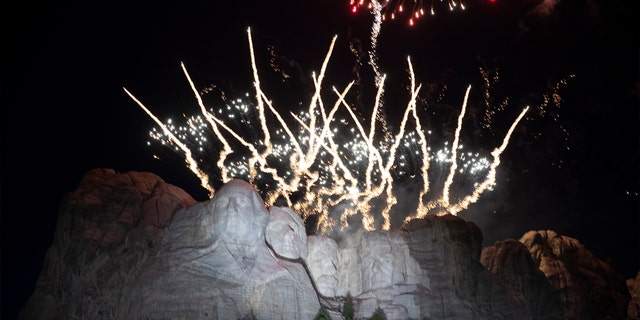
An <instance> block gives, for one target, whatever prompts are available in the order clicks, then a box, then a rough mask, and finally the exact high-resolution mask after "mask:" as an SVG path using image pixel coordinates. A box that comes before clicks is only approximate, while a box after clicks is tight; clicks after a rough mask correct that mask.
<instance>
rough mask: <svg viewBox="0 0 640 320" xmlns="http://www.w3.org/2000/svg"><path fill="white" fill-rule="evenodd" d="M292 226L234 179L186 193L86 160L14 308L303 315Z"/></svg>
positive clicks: (36, 312)
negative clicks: (35, 273)
mask: <svg viewBox="0 0 640 320" xmlns="http://www.w3.org/2000/svg"><path fill="white" fill-rule="evenodd" d="M304 231H305V229H304V224H303V223H302V220H301V219H300V218H299V217H298V216H297V215H295V214H293V213H292V212H291V211H290V210H289V209H288V208H277V207H272V208H271V212H269V211H267V209H266V208H265V206H264V204H263V202H262V199H260V197H259V196H258V194H257V192H256V191H255V190H254V189H253V188H252V187H251V186H250V185H249V184H248V183H247V182H244V181H242V180H233V181H231V182H229V183H227V184H225V185H224V186H223V187H222V188H221V189H220V190H219V191H218V193H217V194H216V196H215V197H214V198H213V199H211V200H209V201H205V202H200V203H196V201H194V200H193V198H191V197H190V196H189V195H188V194H186V193H185V192H184V191H182V190H181V189H179V188H177V187H174V186H171V185H169V184H166V183H165V182H164V181H162V179H160V178H159V177H157V176H155V175H153V174H149V173H140V172H129V173H124V174H117V173H116V172H115V171H113V170H108V169H105V170H102V169H100V170H93V171H90V172H89V173H87V174H86V175H85V177H84V178H83V179H82V181H81V182H80V185H79V188H78V190H77V191H75V192H73V193H71V194H69V195H68V196H67V197H66V198H65V199H64V200H63V206H62V209H61V214H60V218H59V224H58V229H57V231H56V235H55V239H54V244H53V245H52V247H51V248H50V249H49V251H48V253H47V257H46V267H45V268H44V269H43V271H42V273H41V275H40V278H39V280H38V283H37V285H36V289H35V291H34V293H33V294H32V296H31V297H30V299H29V301H28V302H27V304H26V306H25V307H24V308H23V309H22V311H21V314H20V318H21V319H76V318H77V319H201V318H207V319H243V318H256V319H311V318H313V316H314V315H315V314H316V313H317V312H318V310H319V309H320V304H319V302H318V298H317V296H316V293H315V290H314V289H313V285H312V283H311V281H310V278H309V276H308V273H307V271H306V269H305V268H304V265H303V264H302V263H300V261H298V260H299V259H300V258H301V257H302V256H305V255H306V234H305V233H304ZM267 235H268V236H267ZM267 238H268V239H269V241H270V243H268V242H267ZM278 251H279V252H278ZM280 254H282V255H280Z"/></svg>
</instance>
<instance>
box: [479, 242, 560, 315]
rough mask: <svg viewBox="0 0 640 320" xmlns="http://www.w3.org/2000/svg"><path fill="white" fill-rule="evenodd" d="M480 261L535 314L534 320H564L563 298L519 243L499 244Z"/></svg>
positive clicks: (490, 247)
mask: <svg viewBox="0 0 640 320" xmlns="http://www.w3.org/2000/svg"><path fill="white" fill-rule="evenodd" d="M480 261H481V263H482V264H483V265H484V266H485V267H486V268H487V270H488V271H489V272H490V273H492V274H494V275H496V276H497V277H498V278H500V279H501V280H502V281H503V282H504V283H505V284H506V285H507V287H508V289H509V293H510V295H512V296H513V297H515V298H516V300H517V301H518V302H519V303H520V304H522V305H523V306H525V307H526V308H527V310H529V311H530V312H531V314H532V315H534V317H533V318H532V319H558V320H560V319H564V312H563V309H562V303H561V301H560V295H559V294H558V293H557V292H556V291H555V290H554V289H553V288H552V287H551V284H550V283H549V281H548V280H547V278H546V277H545V275H544V273H542V271H540V270H539V269H538V267H537V265H536V263H535V261H533V258H531V255H530V254H529V250H528V249H527V247H525V245H524V244H522V243H521V242H520V241H518V240H514V239H507V240H504V241H498V242H496V243H495V244H493V245H492V246H489V247H486V248H484V249H483V250H482V256H481V258H480Z"/></svg>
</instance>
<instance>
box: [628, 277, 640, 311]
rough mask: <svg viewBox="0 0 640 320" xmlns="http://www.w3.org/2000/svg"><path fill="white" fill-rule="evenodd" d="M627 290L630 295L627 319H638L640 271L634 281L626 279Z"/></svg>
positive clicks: (639, 308) (639, 309)
mask: <svg viewBox="0 0 640 320" xmlns="http://www.w3.org/2000/svg"><path fill="white" fill-rule="evenodd" d="M627 288H628V289H629V293H630V294H631V301H629V306H628V307H627V315H628V316H629V319H640V271H639V272H638V274H636V277H635V279H627Z"/></svg>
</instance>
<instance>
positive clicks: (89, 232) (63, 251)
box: [20, 169, 196, 319]
mask: <svg viewBox="0 0 640 320" xmlns="http://www.w3.org/2000/svg"><path fill="white" fill-rule="evenodd" d="M194 204H196V201H195V200H194V199H193V198H192V197H191V196H190V195H189V194H187V193H186V192H184V191H183V190H182V189H180V188H177V187H175V186H172V185H170V184H167V183H165V182H164V181H163V180H162V179H161V178H160V177H158V176H156V175H154V174H151V173H144V172H129V173H124V174H118V173H116V172H115V171H114V170H112V169H94V170H91V171H89V172H88V173H87V174H85V176H84V177H83V178H82V180H81V181H80V183H79V185H78V188H77V190H76V191H75V192H72V193H68V194H67V195H66V196H65V197H64V199H62V201H61V207H60V213H59V215H58V223H57V227H56V231H55V235H54V239H53V244H52V245H51V247H49V249H48V251H47V254H46V257H45V261H44V266H43V270H42V272H41V274H40V277H39V279H38V281H37V283H36V288H35V290H34V292H33V294H32V295H31V297H30V298H29V300H28V301H27V304H26V305H25V307H24V308H23V309H22V311H21V314H20V318H21V319H71V318H87V317H88V316H89V315H91V316H93V317H95V318H98V319H99V318H110V317H111V316H113V314H112V313H113V312H117V308H115V307H114V306H115V303H116V302H117V301H119V300H120V299H122V298H124V297H122V296H121V295H120V291H121V290H122V289H123V288H126V287H127V286H129V283H130V282H131V281H132V279H134V278H135V277H136V276H137V274H138V272H139V271H140V270H141V266H142V265H143V264H144V261H145V260H146V258H147V257H148V256H150V255H152V254H153V253H154V252H156V251H157V249H156V248H157V247H158V244H159V243H160V240H161V239H162V236H163V233H164V232H165V229H166V228H167V227H168V226H169V224H170V223H171V221H172V220H173V216H174V214H175V213H176V212H177V211H178V210H180V209H183V208H186V207H190V206H192V205H194Z"/></svg>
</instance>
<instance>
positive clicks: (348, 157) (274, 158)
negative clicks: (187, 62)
mask: <svg viewBox="0 0 640 320" xmlns="http://www.w3.org/2000/svg"><path fill="white" fill-rule="evenodd" d="M247 34H248V40H249V48H250V53H251V66H252V69H253V76H254V87H255V100H256V103H255V104H253V108H255V109H257V115H258V118H259V119H258V120H259V121H258V125H259V126H260V130H259V132H260V134H259V135H260V137H258V141H255V140H252V139H251V138H255V137H246V136H243V135H242V134H240V133H238V131H235V130H234V129H233V128H232V126H231V125H230V124H233V122H232V123H229V122H225V120H224V119H221V117H217V116H216V115H215V114H214V113H213V111H210V110H207V108H206V107H205V106H204V104H203V102H202V98H201V96H200V94H199V93H198V91H197V90H196V89H195V85H194V83H193V81H192V80H191V77H190V76H189V73H188V72H187V70H186V68H185V67H184V64H183V65H182V69H183V71H184V74H185V76H186V78H187V80H188V81H189V84H190V86H191V89H192V90H193V92H194V95H195V97H196V100H197V103H198V105H199V107H200V112H201V113H202V116H203V117H204V119H205V120H206V123H208V127H209V128H210V132H209V134H210V135H213V136H214V137H215V139H216V140H218V141H219V142H220V143H221V144H222V148H221V150H220V152H219V153H218V155H217V157H218V160H217V161H216V166H217V168H218V170H219V171H220V173H219V175H220V180H221V181H222V182H226V181H228V180H230V179H231V178H234V177H237V176H238V175H245V178H246V179H247V180H249V182H250V183H252V184H253V185H254V186H255V187H256V188H258V187H259V186H258V185H259V184H262V185H263V186H264V188H265V189H264V190H261V192H263V193H264V194H265V203H266V204H267V205H275V204H276V202H278V201H285V202H286V203H287V205H288V206H290V207H292V208H293V209H294V210H295V211H296V212H298V213H299V214H300V215H301V216H302V217H303V218H305V219H306V218H308V217H310V216H315V217H317V224H316V229H317V230H316V231H318V232H320V233H326V232H330V231H333V230H335V227H337V226H339V227H340V228H341V229H344V228H346V227H348V226H349V221H350V220H352V219H353V217H357V216H359V217H360V224H361V226H362V227H363V228H364V229H366V230H375V229H383V230H388V229H390V228H391V227H392V226H391V212H392V208H393V207H394V206H395V205H396V204H397V203H398V200H397V198H396V193H395V189H394V187H397V182H396V181H395V180H394V179H395V178H396V177H399V176H402V175H404V174H406V172H407V171H406V170H404V169H402V168H404V167H405V166H407V161H409V160H407V156H409V157H419V158H420V159H421V165H420V169H419V173H417V174H416V175H420V176H421V178H422V187H421V189H420V194H419V196H418V201H417V203H416V212H415V214H414V215H412V216H409V217H407V218H406V219H405V221H408V220H409V219H412V218H421V217H424V216H425V215H427V214H429V213H431V212H432V211H433V209H435V208H437V209H438V210H437V212H436V214H446V213H449V214H454V215H456V214H458V213H459V212H460V211H461V210H464V209H465V208H467V207H468V206H469V205H471V204H472V203H475V202H477V201H478V199H479V198H480V196H481V195H482V194H483V193H484V192H486V191H487V190H490V189H491V187H492V186H493V185H494V184H495V181H496V176H495V175H496V170H497V167H498V166H499V164H500V155H501V154H502V152H503V151H504V150H505V149H506V146H507V144H508V141H509V139H510V137H511V134H512V133H513V131H514V129H515V127H516V126H517V124H518V122H520V120H521V119H522V117H523V116H524V114H525V113H526V112H527V110H528V107H527V108H525V109H524V110H523V111H522V112H521V113H520V115H519V117H518V118H517V119H516V120H515V121H514V122H513V124H512V125H511V128H510V129H509V131H508V133H507V134H506V135H505V137H504V140H503V142H502V144H501V146H500V147H498V148H495V149H494V150H493V152H492V153H491V155H492V156H493V160H492V161H491V162H489V161H487V160H485V159H482V158H480V159H478V155H472V154H471V153H468V154H466V155H465V154H462V153H460V154H459V152H461V148H462V147H461V146H460V144H459V140H460V131H461V128H462V119H463V118H464V115H465V110H466V104H467V99H468V97H469V92H470V89H471V86H469V87H468V89H467V91H466V94H465V98H464V102H463V104H462V110H461V112H460V115H459V117H458V123H457V129H456V134H455V138H454V141H453V143H452V149H451V151H450V152H448V151H446V149H445V151H442V150H440V151H438V152H436V153H435V155H434V156H433V157H432V156H431V155H430V149H429V147H428V145H427V141H428V139H427V136H426V134H425V132H424V129H423V127H422V125H421V123H420V117H419V115H418V112H417V106H416V104H417V102H416V101H417V97H418V93H419V92H420V88H421V85H416V81H415V75H414V71H413V66H412V63H411V59H410V58H407V63H408V66H409V76H410V81H411V85H410V95H411V96H410V99H409V102H408V103H407V106H406V108H405V109H404V112H403V116H402V119H401V122H400V125H399V128H398V131H397V132H396V133H395V134H394V135H392V136H388V135H386V134H385V135H384V136H383V137H381V138H379V139H376V133H377V132H378V124H380V126H382V127H384V126H385V125H386V123H385V122H384V120H380V117H379V113H378V111H379V109H380V107H381V100H382V93H383V85H384V80H385V76H384V75H382V76H381V77H380V79H379V82H378V83H377V94H376V101H375V103H374V106H373V108H372V109H373V112H372V114H371V118H370V119H369V123H368V124H369V130H368V131H367V130H366V128H365V126H363V125H362V123H363V122H362V121H361V120H360V119H359V118H358V116H357V115H356V114H355V113H354V112H353V110H352V107H351V106H350V105H349V103H348V102H347V101H346V100H345V97H346V96H347V94H348V92H349V90H350V88H351V86H352V84H353V82H351V83H349V84H348V85H347V86H346V87H345V88H344V89H343V90H342V91H339V90H338V89H336V88H333V92H334V94H335V95H336V99H335V101H334V102H333V106H332V107H331V109H330V110H326V109H325V100H326V99H325V97H323V96H322V95H321V94H320V92H321V89H322V82H323V80H324V78H325V71H326V67H327V65H328V62H329V59H330V57H331V54H332V51H333V47H334V44H335V41H336V39H337V37H333V39H332V41H331V44H330V47H329V50H328V52H327V54H326V56H325V59H324V62H323V64H322V67H321V69H320V72H319V73H318V75H317V76H316V75H315V74H314V75H313V80H314V86H315V93H314V95H313V97H312V98H311V101H310V103H309V106H308V108H307V111H306V112H304V113H302V114H293V113H292V114H291V116H292V118H293V120H295V122H294V123H295V124H297V125H298V126H297V128H293V127H292V126H290V124H289V123H288V122H287V120H286V119H285V118H284V117H283V116H282V115H281V114H280V113H279V112H278V111H277V109H276V108H275V107H274V106H273V104H272V101H271V100H270V99H268V97H267V96H266V95H265V93H264V92H263V91H262V89H261V85H260V78H259V74H258V71H257V70H258V68H257V65H256V62H255V54H254V51H253V43H252V39H251V29H247ZM124 90H125V92H126V93H127V94H128V95H129V96H130V97H131V98H132V99H133V100H134V101H135V102H136V103H137V105H138V106H139V107H140V108H142V109H143V110H144V111H145V112H146V113H147V114H148V115H149V116H150V117H151V118H152V119H153V120H154V121H155V122H156V123H157V124H158V125H159V126H160V128H161V129H162V134H158V133H154V135H153V136H154V137H156V138H157V139H166V140H167V141H168V142H169V143H170V144H174V145H175V146H176V147H177V149H178V150H180V151H181V152H182V153H184V156H185V161H186V163H187V167H188V168H189V170H191V172H193V173H194V174H195V175H196V176H197V177H198V178H199V179H200V184H201V186H202V187H203V188H205V189H207V190H208V191H209V193H210V196H211V197H213V195H214V189H213V188H212V187H211V185H210V180H211V179H210V177H209V175H208V174H207V173H205V172H204V171H203V170H201V169H200V168H199V167H198V161H196V159H195V158H194V155H193V152H192V150H191V148H190V146H189V144H188V142H186V141H183V140H188V135H185V134H180V135H177V134H175V133H173V132H172V129H173V127H172V126H169V125H167V124H165V123H163V122H161V121H160V120H159V119H158V118H157V117H156V116H155V115H153V113H151V111H149V109H148V108H147V107H146V106H144V105H143V104H142V102H140V100H138V99H137V98H136V97H135V96H134V95H133V94H131V93H130V92H129V91H128V90H127V89H126V88H125V89H124ZM227 108H229V106H228V107H227ZM236 109H237V110H239V111H240V112H249V111H250V110H251V107H250V106H246V105H240V106H238V105H237V106H236ZM341 109H345V110H346V112H347V113H349V115H350V118H351V120H350V121H349V120H345V119H342V118H337V114H338V112H339V110H341ZM227 116H228V117H229V118H231V119H232V120H231V121H233V117H232V115H231V114H228V115H227ZM267 117H275V119H276V120H277V121H269V120H268V119H267ZM411 120H413V121H412V122H413V123H414V125H413V126H410V124H409V123H410V122H411ZM203 122H204V121H202V119H201V118H200V117H198V118H192V119H191V120H189V127H190V130H191V131H190V134H192V135H194V136H197V137H198V138H197V140H198V142H199V143H202V140H204V139H203V138H200V137H201V136H203V134H202V133H201V132H197V131H198V130H205V128H206V127H207V126H205V125H202V123H203ZM350 122H352V123H353V126H349V125H348V123H350ZM336 123H337V125H336ZM345 125H346V128H345ZM340 129H343V130H345V129H347V130H346V131H347V132H348V134H349V135H350V136H351V137H353V140H351V141H348V142H346V143H345V142H344V141H343V140H344V139H343V138H344V134H343V133H344V132H343V131H341V130H340ZM180 130H182V129H180ZM416 135H417V138H416ZM227 137H229V139H227ZM230 139H233V141H235V142H236V143H232V142H231V140H230ZM274 139H277V141H276V140H274ZM336 139H340V140H339V141H336ZM282 141H283V142H282ZM200 148H201V146H200ZM200 148H199V149H198V150H201V149H200ZM403 148H404V149H403ZM407 149H408V150H410V152H411V154H410V155H407V154H403V153H402V150H407ZM247 153H248V156H243V157H242V159H241V160H236V159H231V158H229V157H230V155H232V154H236V155H237V154H245V155H246V154H247ZM467 157H468V158H467ZM432 160H433V161H436V162H439V163H440V164H442V165H446V164H447V163H450V167H449V174H448V176H447V180H446V181H445V183H444V186H443V193H442V196H441V197H439V198H437V199H432V200H428V199H427V198H428V197H427V195H428V193H429V191H430V182H429V172H430V169H431V168H430V162H431V161H432ZM460 161H461V163H460ZM465 170H467V171H468V172H470V173H471V174H473V175H478V174H479V173H478V172H484V171H488V172H487V173H486V176H485V177H484V179H483V180H482V182H481V183H479V184H477V185H475V186H474V189H473V191H472V192H470V194H469V195H467V196H465V197H463V198H462V199H457V200H456V199H451V196H450V188H451V186H452V181H453V179H454V177H455V176H456V174H458V173H463V172H465ZM379 217H380V218H381V221H379V220H377V219H378V218H379Z"/></svg>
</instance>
